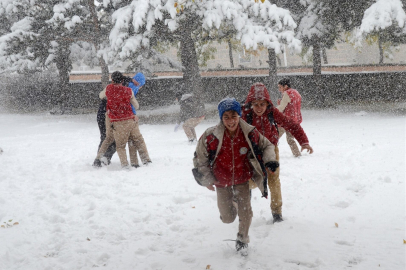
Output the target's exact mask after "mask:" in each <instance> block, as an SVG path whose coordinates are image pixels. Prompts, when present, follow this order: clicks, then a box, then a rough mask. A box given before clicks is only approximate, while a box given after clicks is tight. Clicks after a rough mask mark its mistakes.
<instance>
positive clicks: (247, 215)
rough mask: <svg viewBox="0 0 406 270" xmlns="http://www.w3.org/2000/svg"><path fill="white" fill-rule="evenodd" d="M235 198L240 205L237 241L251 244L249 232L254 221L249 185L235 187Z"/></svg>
mask: <svg viewBox="0 0 406 270" xmlns="http://www.w3.org/2000/svg"><path fill="white" fill-rule="evenodd" d="M234 196H235V197H236V199H237V204H238V219H239V225H238V234H237V239H239V240H240V241H241V242H244V243H249V242H250V237H249V234H248V231H249V229H250V226H251V221H252V215H253V214H252V208H251V198H250V189H249V183H248V182H247V183H245V184H241V185H235V186H234Z"/></svg>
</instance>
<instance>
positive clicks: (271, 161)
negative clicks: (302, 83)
mask: <svg viewBox="0 0 406 270" xmlns="http://www.w3.org/2000/svg"><path fill="white" fill-rule="evenodd" d="M111 79H112V84H110V85H108V86H107V87H106V88H105V89H104V90H103V91H102V92H101V93H100V99H101V100H102V101H101V105H100V109H99V113H98V123H99V128H100V134H101V143H100V145H99V151H98V153H97V156H96V159H95V161H94V163H93V166H96V167H101V164H102V162H103V163H106V164H109V163H110V159H111V156H112V155H113V154H114V152H115V149H116V150H117V153H118V155H119V158H120V162H121V166H123V167H125V168H128V167H129V163H128V160H127V155H126V150H125V146H126V144H127V142H128V145H129V152H130V164H131V166H133V167H139V164H138V157H137V151H138V152H139V154H140V157H141V160H142V162H143V163H144V164H148V163H150V162H151V160H150V158H149V155H148V151H147V148H146V145H145V141H144V138H143V137H142V135H141V133H140V130H139V125H138V117H137V115H136V110H137V109H138V102H137V100H136V99H135V96H136V94H137V93H138V90H139V89H140V88H141V87H142V86H143V85H144V84H145V77H144V76H143V75H142V73H138V74H136V75H135V76H134V77H133V78H128V77H125V76H123V74H121V73H120V72H118V71H116V72H114V73H113V74H112V76H111ZM127 86H129V87H130V88H129V87H127ZM278 88H279V91H280V92H281V93H282V98H281V99H280V100H278V106H277V107H275V106H274V105H273V103H272V101H271V99H270V96H269V92H268V90H267V88H266V87H265V85H264V84H262V83H254V84H253V85H252V86H251V88H250V90H249V92H248V95H247V97H246V99H245V102H244V104H243V105H241V104H240V103H239V102H237V101H236V100H235V99H234V98H225V99H223V100H221V101H220V103H219V104H218V112H219V117H220V123H219V124H217V125H216V126H214V127H211V128H208V129H207V130H206V131H205V132H204V133H203V135H202V136H201V137H200V139H199V140H198V142H197V146H196V151H195V153H194V158H193V164H194V168H193V170H192V172H193V175H194V177H195V179H196V181H197V182H198V183H199V184H200V185H202V186H205V187H207V188H208V189H209V190H212V191H216V192H217V205H218V209H219V212H220V219H221V220H222V222H224V223H232V222H233V221H234V220H235V219H236V217H237V216H238V217H239V228H238V233H237V239H236V249H237V251H240V250H245V249H246V248H247V247H248V243H249V242H250V240H249V228H250V225H251V220H252V216H253V213H252V208H251V189H254V188H256V187H258V189H259V190H260V191H261V193H262V197H264V198H268V186H269V190H270V193H271V194H270V195H271V202H270V208H271V212H272V217H273V222H274V223H275V222H281V221H283V217H282V193H281V183H280V179H279V170H280V162H279V148H278V141H279V138H280V137H281V136H282V135H283V134H284V133H286V136H287V140H288V143H289V146H290V147H291V150H292V153H293V154H294V156H296V157H298V156H300V153H301V151H303V150H307V151H308V152H309V153H310V154H312V153H313V149H312V147H311V146H310V144H309V140H308V138H307V136H306V133H305V132H304V130H303V129H302V127H301V126H300V123H301V122H302V115H301V112H300V109H301V96H300V94H299V92H298V91H296V90H295V89H292V88H291V87H290V81H289V80H288V79H282V80H281V81H279V83H278ZM176 98H177V99H178V101H179V102H180V104H181V114H180V119H179V122H181V124H182V127H183V129H184V131H185V134H186V136H187V137H188V140H189V141H190V142H194V141H196V140H197V136H196V131H195V127H196V126H197V125H198V124H199V123H200V122H201V121H203V119H204V105H203V104H201V103H199V102H197V101H196V100H195V99H194V98H193V95H191V94H183V95H182V94H180V93H177V94H176ZM179 126H180V125H179V124H178V125H177V127H176V128H175V130H176V129H177V128H178V127H179ZM294 138H295V139H296V140H297V141H298V142H299V144H300V145H301V150H300V151H299V149H298V147H297V145H296V143H295V141H294ZM114 143H115V145H114Z"/></svg>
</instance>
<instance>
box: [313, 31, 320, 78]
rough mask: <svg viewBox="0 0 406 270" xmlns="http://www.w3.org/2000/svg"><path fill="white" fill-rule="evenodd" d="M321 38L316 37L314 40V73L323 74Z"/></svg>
mask: <svg viewBox="0 0 406 270" xmlns="http://www.w3.org/2000/svg"><path fill="white" fill-rule="evenodd" d="M320 47H321V46H320V42H319V38H315V40H314V42H313V75H314V76H315V75H321V57H320V56H321V55H320V51H321V48H320Z"/></svg>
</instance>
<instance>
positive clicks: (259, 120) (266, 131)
mask: <svg viewBox="0 0 406 270" xmlns="http://www.w3.org/2000/svg"><path fill="white" fill-rule="evenodd" d="M254 100H266V101H268V103H269V105H268V108H267V110H266V111H265V112H264V113H263V114H262V115H261V116H258V115H256V114H255V112H254V111H253V110H252V108H251V103H252V101H254ZM242 118H243V119H244V120H245V121H246V122H247V123H248V124H250V125H253V126H254V127H256V128H257V129H258V131H259V132H260V133H261V134H262V135H264V136H265V137H266V138H267V139H268V140H269V141H270V142H271V143H272V144H273V145H277V144H278V141H279V133H278V130H277V128H276V126H275V125H274V123H276V124H277V125H280V126H282V127H283V128H284V129H286V130H287V131H289V132H290V133H291V134H292V135H293V136H294V137H295V138H296V140H297V141H298V142H299V144H300V145H304V144H308V143H309V140H308V138H307V136H306V133H305V132H304V130H303V128H302V127H301V126H300V123H298V122H297V121H296V120H295V119H293V118H290V117H289V116H286V115H284V114H283V113H281V112H280V111H279V110H278V109H277V108H275V107H274V106H273V104H272V101H271V98H270V96H269V93H268V89H266V87H265V85H264V84H262V83H255V84H254V85H253V86H251V89H250V91H249V92H248V95H247V99H246V100H245V104H244V107H243V110H242ZM272 122H274V123H272Z"/></svg>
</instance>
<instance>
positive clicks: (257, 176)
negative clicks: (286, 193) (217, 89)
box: [192, 98, 278, 252]
mask: <svg viewBox="0 0 406 270" xmlns="http://www.w3.org/2000/svg"><path fill="white" fill-rule="evenodd" d="M218 111H219V117H220V123H219V124H218V125H217V126H214V127H211V128H208V129H207V130H206V131H205V132H204V133H203V135H202V136H201V137H200V139H199V141H198V143H197V147H196V151H195V154H194V159H193V163H194V169H193V170H192V171H193V175H194V177H195V179H196V181H197V183H198V184H199V185H202V186H205V187H207V188H208V189H209V190H212V191H216V192H217V205H218V208H219V212H220V219H221V221H222V222H224V223H232V222H233V221H234V220H235V219H236V217H237V215H238V217H239V228H238V233H237V239H236V249H237V251H242V252H246V249H247V248H248V243H249V235H248V231H249V227H250V225H251V220H252V208H251V199H250V188H249V180H250V179H252V180H253V181H254V182H255V183H256V184H257V186H258V187H259V189H260V191H261V193H262V197H265V198H267V197H268V188H267V181H266V180H267V170H266V168H270V171H275V170H276V168H277V166H278V162H277V161H276V156H275V151H274V145H273V144H272V143H271V142H270V141H269V140H268V139H267V138H265V137H264V136H262V135H261V134H260V133H259V132H258V130H257V129H256V128H255V127H253V126H251V125H249V124H247V122H245V121H244V120H242V119H241V118H240V116H241V105H240V103H238V101H237V100H235V98H225V99H223V100H221V101H220V103H219V104H218Z"/></svg>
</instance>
